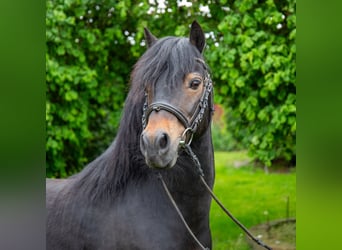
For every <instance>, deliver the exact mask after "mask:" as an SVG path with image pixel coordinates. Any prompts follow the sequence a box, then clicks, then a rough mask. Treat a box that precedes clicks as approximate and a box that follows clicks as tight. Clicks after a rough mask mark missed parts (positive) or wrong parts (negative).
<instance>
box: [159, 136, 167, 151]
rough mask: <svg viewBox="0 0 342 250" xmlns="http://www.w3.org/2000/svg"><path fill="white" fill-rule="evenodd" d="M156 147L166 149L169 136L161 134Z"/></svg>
mask: <svg viewBox="0 0 342 250" xmlns="http://www.w3.org/2000/svg"><path fill="white" fill-rule="evenodd" d="M157 145H159V147H160V149H167V148H168V146H169V136H168V135H167V134H166V133H161V134H160V135H159V136H158V138H157Z"/></svg>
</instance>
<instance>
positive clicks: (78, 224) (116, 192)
mask: <svg viewBox="0 0 342 250" xmlns="http://www.w3.org/2000/svg"><path fill="white" fill-rule="evenodd" d="M145 39H146V42H147V47H148V49H147V51H146V52H145V53H144V54H143V55H142V57H141V58H140V59H139V60H138V62H137V63H136V65H135V67H134V70H133V71H132V74H131V80H130V83H131V86H130V92H129V94H128V96H127V99H126V101H125V107H124V111H123V116H122V119H121V122H120V128H119V130H118V134H117V137H116V139H115V140H114V141H113V143H112V144H111V145H110V146H109V148H108V149H107V150H106V151H105V152H104V153H103V154H102V155H100V156H99V157H98V158H97V159H95V160H94V161H93V162H91V163H89V164H88V165H87V166H86V167H85V168H84V169H83V170H82V171H81V172H80V173H78V174H76V175H73V176H71V177H69V178H68V179H60V180H57V179H55V180H54V179H48V180H47V182H46V206H47V228H46V230H47V235H46V245H47V249H75V250H76V249H77V250H79V249H129V250H131V249H146V250H152V249H161V250H168V249H177V250H182V249H184V250H189V249H200V248H199V246H198V244H196V242H195V241H194V239H193V238H192V237H191V236H190V235H189V232H188V231H187V230H186V228H185V226H184V224H182V222H181V220H180V217H179V216H178V215H177V213H176V211H175V209H174V207H173V206H172V204H171V202H170V200H169V199H168V197H167V195H166V194H165V190H164V189H163V187H162V185H161V183H160V181H159V180H158V178H157V177H156V174H159V175H161V176H162V178H163V179H164V181H165V183H166V185H167V186H168V188H169V190H170V193H171V194H172V196H173V197H174V200H175V201H176V203H177V204H178V206H179V209H180V211H181V213H182V214H183V216H184V218H185V220H186V222H187V223H188V225H189V227H190V228H191V231H192V232H193V233H194V234H195V236H196V237H197V238H198V240H199V241H200V242H201V243H202V244H203V245H204V246H206V247H209V248H211V233H210V228H209V209H210V203H211V198H210V195H209V194H208V192H207V191H206V190H205V188H204V187H203V186H202V185H201V184H200V180H199V178H198V173H197V171H196V168H195V167H194V164H193V162H192V159H191V158H190V157H189V155H188V154H186V153H185V151H184V148H182V147H181V145H182V143H183V144H188V145H190V143H191V148H192V151H193V153H194V154H196V155H197V157H198V160H199V161H200V163H201V165H202V169H203V172H204V176H205V177H204V178H205V180H206V182H207V183H208V184H209V186H210V187H212V186H213V182H214V159H213V146H212V141H211V130H210V123H211V116H212V112H213V109H212V108H211V107H212V105H213V103H212V97H213V94H212V92H211V86H208V85H209V84H211V81H209V80H210V79H209V78H210V77H209V74H208V68H207V66H206V64H205V63H204V59H203V56H202V51H203V49H204V46H205V37H204V33H203V31H202V29H201V27H200V26H199V24H198V23H197V22H196V21H195V22H193V23H192V25H191V30H190V36H189V38H181V37H165V38H161V39H157V38H156V37H155V36H153V35H152V34H151V33H150V32H149V31H148V30H147V29H145Z"/></svg>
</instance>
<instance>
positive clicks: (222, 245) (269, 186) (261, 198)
mask: <svg viewBox="0 0 342 250" xmlns="http://www.w3.org/2000/svg"><path fill="white" fill-rule="evenodd" d="M246 159H248V157H247V154H246V153H245V152H215V168H216V177H215V185H214V192H215V194H216V195H217V196H218V198H219V199H220V200H221V201H222V202H223V204H224V205H225V206H226V208H228V210H229V211H230V212H231V213H232V214H233V215H234V216H235V217H236V218H237V219H238V220H239V221H240V222H242V223H243V224H244V225H245V226H246V227H247V228H249V227H251V226H253V225H257V224H260V223H263V222H266V221H267V220H274V219H280V218H285V217H286V205H287V197H289V200H290V209H289V216H290V217H295V216H296V173H295V171H292V172H290V173H285V174H284V173H269V174H266V173H265V172H264V171H263V170H262V169H258V168H254V167H253V166H252V165H251V164H249V165H247V166H244V167H240V168H235V167H234V162H235V161H243V160H246ZM265 214H267V215H265ZM210 226H211V231H212V238H213V249H214V250H223V249H224V250H247V249H250V248H249V246H248V245H247V243H246V242H245V238H244V237H245V236H244V234H243V232H242V230H241V229H240V228H239V227H238V226H237V225H235V224H234V223H233V222H232V221H231V219H230V218H228V217H227V216H226V215H225V214H224V213H223V212H222V211H221V210H220V208H219V207H218V206H217V205H216V203H215V202H214V201H213V202H212V206H211V212H210Z"/></svg>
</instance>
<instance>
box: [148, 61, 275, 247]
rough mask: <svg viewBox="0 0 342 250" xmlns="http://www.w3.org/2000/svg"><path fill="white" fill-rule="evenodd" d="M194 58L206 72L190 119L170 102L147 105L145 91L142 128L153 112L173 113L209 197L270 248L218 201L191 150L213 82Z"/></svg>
mask: <svg viewBox="0 0 342 250" xmlns="http://www.w3.org/2000/svg"><path fill="white" fill-rule="evenodd" d="M196 60H197V61H198V62H200V63H201V64H203V66H204V68H205V70H206V74H205V77H204V80H203V81H204V91H203V94H202V96H201V98H200V101H199V103H198V105H197V107H196V110H195V112H194V113H193V114H192V117H191V119H190V121H189V120H188V119H187V117H186V116H185V115H184V114H183V113H182V112H181V111H179V110H178V109H177V108H175V107H173V106H172V105H170V104H167V103H163V102H155V103H152V104H150V105H148V98H147V93H145V103H144V106H143V116H142V125H143V128H144V129H145V128H146V126H147V122H148V117H149V115H150V114H151V113H152V112H153V111H156V112H159V111H160V110H165V111H167V112H169V113H171V114H173V115H174V116H176V117H177V119H178V120H179V121H180V122H181V123H182V124H183V125H184V127H185V130H184V132H183V133H182V135H181V140H180V142H179V146H180V147H181V148H182V149H183V150H184V151H185V152H186V153H187V154H188V155H189V156H190V158H191V159H192V161H193V163H194V165H195V166H196V170H197V172H198V175H199V177H200V179H201V182H202V183H203V185H204V186H205V188H206V189H207V191H208V192H209V193H210V195H211V197H212V198H213V199H214V200H215V202H216V203H217V204H218V205H219V206H220V208H221V209H222V210H223V211H224V212H225V213H226V215H227V216H229V217H230V218H231V219H232V220H233V221H234V222H235V223H236V224H237V225H238V226H239V227H240V228H241V229H242V230H243V231H244V232H245V233H246V234H247V235H248V236H249V237H250V238H251V239H252V240H253V241H254V242H256V243H257V244H258V245H260V246H262V247H264V248H265V249H268V250H272V248H271V247H269V246H267V245H266V244H265V243H263V242H262V241H260V240H259V239H257V238H255V237H254V236H253V235H252V234H251V232H249V231H248V229H247V228H246V227H245V226H244V225H243V224H242V223H241V222H239V221H238V220H237V219H236V218H235V217H234V216H233V215H232V214H231V213H230V212H229V211H228V209H226V208H225V207H224V205H223V204H222V202H220V200H219V199H218V198H217V197H216V196H215V194H214V193H213V191H212V190H211V188H210V187H209V185H208V184H207V183H206V181H205V180H204V173H203V169H202V167H201V163H200V162H199V160H198V158H197V156H196V155H195V153H194V152H193V151H192V149H191V147H190V144H191V142H192V138H193V135H194V133H195V132H196V131H197V128H198V125H199V124H200V123H201V121H202V119H203V116H204V113H205V111H206V109H207V108H208V106H209V105H208V99H209V95H210V93H211V92H212V88H213V84H212V80H211V78H210V75H209V73H208V67H207V66H206V64H205V62H204V61H203V60H202V59H199V58H196ZM210 108H211V111H213V110H214V109H213V107H210ZM188 133H190V135H189V136H187V134H188ZM157 178H158V179H159V180H160V181H161V183H162V186H163V188H164V190H165V192H166V194H167V196H168V198H169V199H170V201H171V203H172V205H173V207H174V208H175V210H176V212H177V214H178V216H179V217H180V219H181V220H182V222H183V224H184V226H185V227H186V229H187V230H188V232H189V233H190V235H191V236H192V238H193V239H194V240H195V241H196V243H197V244H198V246H200V248H201V249H203V250H210V249H209V248H207V247H204V246H203V245H202V244H201V242H200V241H199V240H198V239H197V237H196V236H195V235H194V233H193V232H192V231H191V229H190V227H189V225H188V224H187V222H186V221H185V219H184V217H183V215H182V213H181V211H180V210H179V208H178V206H177V203H176V202H175V200H174V199H173V197H172V195H171V193H170V191H169V189H168V187H167V185H166V183H165V182H164V180H163V177H162V175H161V174H160V173H157Z"/></svg>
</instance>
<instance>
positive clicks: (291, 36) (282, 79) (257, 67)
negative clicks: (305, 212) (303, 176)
mask: <svg viewBox="0 0 342 250" xmlns="http://www.w3.org/2000/svg"><path fill="white" fill-rule="evenodd" d="M229 8H230V9H229V11H227V15H226V16H225V17H224V18H223V19H222V20H220V21H219V22H218V25H217V29H218V30H217V34H216V38H218V47H217V49H213V51H210V53H208V56H207V58H208V59H209V64H210V65H212V67H213V75H214V79H215V82H216V83H217V86H216V88H215V90H216V95H217V98H216V101H217V102H220V103H223V104H224V105H226V107H229V109H230V110H231V112H229V115H228V117H227V121H228V123H229V124H230V125H229V128H230V129H232V132H233V133H234V137H235V138H236V139H237V140H238V141H239V142H240V143H242V144H243V145H245V146H246V147H248V149H249V151H250V153H251V155H252V156H253V157H254V158H255V159H256V160H259V161H261V162H263V163H264V164H265V165H267V166H270V165H271V163H272V161H273V160H275V159H283V160H285V161H291V160H292V159H293V158H294V157H295V155H296V148H295V145H296V86H295V76H296V65H295V56H296V45H295V35H296V23H295V22H296V16H295V1H291V0H289V1H282V2H281V3H280V2H279V1H264V2H263V3H260V1H259V2H258V1H247V0H246V1H235V2H234V3H233V4H231V5H230V6H229ZM210 49H212V47H211V48H210ZM213 65H220V67H215V66H213ZM227 96H228V97H227Z"/></svg>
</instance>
